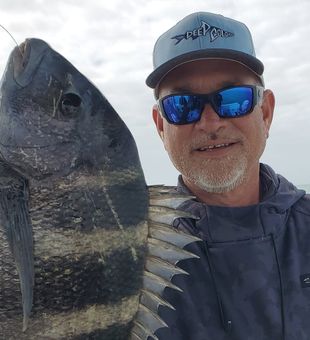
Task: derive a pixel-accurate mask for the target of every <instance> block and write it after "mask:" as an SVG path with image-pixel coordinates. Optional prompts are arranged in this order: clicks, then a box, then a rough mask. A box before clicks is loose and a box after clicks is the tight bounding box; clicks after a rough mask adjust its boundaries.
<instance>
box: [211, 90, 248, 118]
mask: <svg viewBox="0 0 310 340" xmlns="http://www.w3.org/2000/svg"><path fill="white" fill-rule="evenodd" d="M213 102H214V105H215V106H216V108H217V113H218V114H219V115H220V116H221V117H238V116H243V115H245V114H247V113H249V112H250V111H251V109H252V107H253V89H252V88H251V87H233V88H230V89H227V90H223V91H219V92H218V93H217V94H216V95H215V96H214V99H213Z"/></svg>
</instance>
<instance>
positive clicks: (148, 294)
mask: <svg viewBox="0 0 310 340" xmlns="http://www.w3.org/2000/svg"><path fill="white" fill-rule="evenodd" d="M148 189H149V198H150V206H149V215H148V227H149V234H148V256H147V258H146V263H145V271H144V275H143V289H142V292H141V296H140V305H139V310H138V313H137V316H136V318H135V321H134V322H135V326H134V328H133V330H132V334H133V336H134V337H133V338H132V340H140V339H141V340H146V339H147V338H148V337H149V336H150V337H153V339H157V337H156V336H155V334H154V333H155V332H156V330H157V329H159V328H162V327H168V326H167V324H166V323H165V322H164V321H163V320H162V319H161V318H160V317H159V315H158V310H159V307H160V306H165V307H168V308H170V309H172V310H174V307H173V306H172V305H171V304H170V303H169V302H168V301H166V300H165V299H163V293H164V290H165V289H166V288H167V287H169V288H170V289H173V290H175V291H178V292H180V293H182V292H183V291H182V289H180V288H179V287H178V286H176V285H175V284H173V283H172V282H171V280H172V278H173V277H174V276H175V275H180V274H182V275H188V273H187V272H186V271H184V270H183V269H181V268H179V267H177V264H178V263H179V261H181V260H186V259H190V258H199V257H198V256H197V255H195V254H193V253H191V252H189V251H187V250H184V249H183V248H184V247H185V246H186V245H188V244H190V243H193V242H197V241H201V239H200V238H198V237H195V236H193V235H189V234H186V233H184V232H181V231H179V230H177V229H176V228H174V227H173V226H172V224H173V221H174V220H175V219H176V218H180V217H184V218H192V219H195V220H197V219H198V217H197V216H195V215H193V214H191V213H189V212H186V211H183V210H178V207H179V206H180V204H182V203H184V202H185V201H187V200H189V199H192V198H194V197H193V196H190V195H185V194H180V193H178V192H177V191H176V188H175V187H165V186H161V185H156V186H151V187H149V188H148Z"/></svg>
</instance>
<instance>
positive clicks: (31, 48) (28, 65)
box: [9, 38, 49, 87]
mask: <svg viewBox="0 0 310 340" xmlns="http://www.w3.org/2000/svg"><path fill="white" fill-rule="evenodd" d="M48 49H49V45H48V44H47V43H45V42H44V41H43V40H40V39H35V38H32V39H26V40H25V41H24V42H23V43H22V44H20V45H19V46H17V47H15V49H14V50H13V52H12V54H11V58H10V61H9V64H10V66H11V67H12V73H13V78H14V80H15V81H16V83H17V84H18V85H19V86H21V87H26V86H27V85H28V84H30V83H31V81H32V79H33V76H34V74H35V73H36V70H37V69H38V67H39V65H40V63H41V62H42V59H43V58H44V55H45V53H46V51H47V50H48Z"/></svg>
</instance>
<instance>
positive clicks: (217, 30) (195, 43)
mask: <svg viewBox="0 0 310 340" xmlns="http://www.w3.org/2000/svg"><path fill="white" fill-rule="evenodd" d="M210 58H212V59H214V58H215V59H227V60H233V61H236V62H239V63H241V64H243V65H244V66H246V67H247V68H249V69H250V70H251V71H253V72H254V73H255V74H256V75H257V76H258V77H259V78H261V80H262V83H263V78H262V74H263V71H264V65H263V63H262V62H261V61H260V60H259V59H257V58H256V55H255V50H254V45H253V40H252V36H251V33H250V31H249V29H248V28H247V26H246V25H245V24H243V23H242V22H239V21H236V20H233V19H230V18H226V17H224V16H222V15H219V14H213V13H207V12H198V13H193V14H190V15H188V16H186V17H185V18H184V19H182V20H181V21H179V22H178V23H177V24H176V25H175V26H173V27H172V28H170V29H169V30H168V31H167V32H165V33H164V34H162V35H161V36H160V37H159V38H158V40H157V42H156V43H155V46H154V51H153V65H154V71H153V72H152V73H151V74H150V75H149V76H148V77H147V79H146V84H147V85H148V86H149V87H151V88H156V86H157V85H158V84H159V83H160V82H161V80H162V79H163V78H164V77H165V76H166V75H167V73H169V72H170V71H172V70H173V69H175V68H176V67H178V66H180V65H182V64H184V63H187V62H190V61H194V60H198V59H210Z"/></svg>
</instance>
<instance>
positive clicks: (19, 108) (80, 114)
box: [0, 39, 142, 179]
mask: <svg viewBox="0 0 310 340" xmlns="http://www.w3.org/2000/svg"><path fill="white" fill-rule="evenodd" d="M0 158H2V159H3V160H4V161H5V162H6V163H8V164H10V165H11V166H12V167H13V168H15V169H16V170H17V171H19V172H21V173H22V174H24V175H25V176H26V177H30V178H31V177H33V178H36V179H40V178H45V177H48V176H63V175H67V174H69V173H70V172H72V171H73V170H74V169H76V168H77V167H79V166H86V167H88V168H90V169H92V168H95V169H104V170H107V171H109V170H110V169H112V170H113V171H114V170H121V169H123V168H124V167H126V168H128V167H134V168H136V167H138V168H140V161H139V157H138V153H137V148H136V145H135V141H134V139H133V137H132V135H131V133H130V131H129V130H128V128H127V127H126V125H125V124H124V122H123V121H122V120H121V118H120V117H119V116H118V114H117V113H116V111H115V110H114V109H113V107H112V106H111V105H110V103H109V102H108V101H107V99H106V98H105V97H104V96H103V95H102V94H101V92H100V91H99V90H98V89H97V88H96V86H95V85H94V84H92V83H91V82H90V81H89V80H88V79H87V78H86V77H85V76H84V75H83V74H81V73H80V72H79V71H78V70H77V69H76V68H75V67H74V66H73V65H72V64H71V63H70V62H69V61H68V60H66V59H65V58H64V57H63V56H62V55H61V54H59V53H57V52H56V51H55V50H53V49H52V48H51V47H50V46H49V45H48V44H47V43H46V42H44V41H43V40H40V39H26V40H25V42H24V43H22V44H21V45H20V46H18V47H16V48H15V49H14V50H13V51H12V53H11V55H10V57H9V60H8V63H7V66H6V70H5V72H4V75H3V78H2V81H1V89H0ZM141 172H142V170H141Z"/></svg>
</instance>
